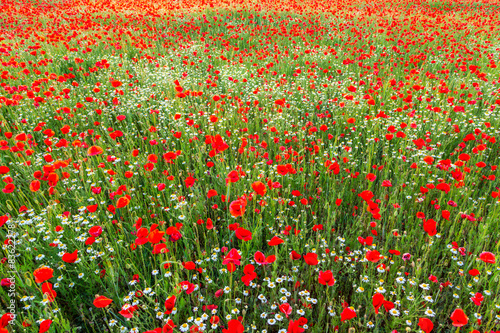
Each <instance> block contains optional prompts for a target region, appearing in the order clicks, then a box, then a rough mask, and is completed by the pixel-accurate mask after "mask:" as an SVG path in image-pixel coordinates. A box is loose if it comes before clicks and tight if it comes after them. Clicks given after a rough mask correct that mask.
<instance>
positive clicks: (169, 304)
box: [165, 295, 177, 315]
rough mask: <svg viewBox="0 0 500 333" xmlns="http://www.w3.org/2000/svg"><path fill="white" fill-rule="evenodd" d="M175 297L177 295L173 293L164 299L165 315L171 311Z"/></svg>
mask: <svg viewBox="0 0 500 333" xmlns="http://www.w3.org/2000/svg"><path fill="white" fill-rule="evenodd" d="M176 299H177V297H175V295H172V296H170V297H169V298H167V300H166V301H165V314H166V315H169V314H171V313H172V311H174V307H175V301H176Z"/></svg>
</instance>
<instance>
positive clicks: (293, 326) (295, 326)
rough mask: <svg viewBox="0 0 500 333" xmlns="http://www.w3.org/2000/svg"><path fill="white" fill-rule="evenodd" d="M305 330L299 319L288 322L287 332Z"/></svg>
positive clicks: (293, 332) (300, 332) (298, 332)
mask: <svg viewBox="0 0 500 333" xmlns="http://www.w3.org/2000/svg"><path fill="white" fill-rule="evenodd" d="M304 331H305V330H304V329H303V328H302V327H300V322H299V321H298V320H296V321H293V320H290V323H289V324H288V331H287V333H302V332H304Z"/></svg>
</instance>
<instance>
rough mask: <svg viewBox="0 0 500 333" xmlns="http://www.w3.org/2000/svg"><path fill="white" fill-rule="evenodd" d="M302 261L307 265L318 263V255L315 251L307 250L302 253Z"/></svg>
mask: <svg viewBox="0 0 500 333" xmlns="http://www.w3.org/2000/svg"><path fill="white" fill-rule="evenodd" d="M304 261H305V262H306V264H308V265H309V266H316V265H317V264H318V255H317V254H316V253H312V252H309V253H307V254H305V255H304Z"/></svg>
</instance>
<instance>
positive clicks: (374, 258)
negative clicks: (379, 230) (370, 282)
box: [366, 250, 381, 262]
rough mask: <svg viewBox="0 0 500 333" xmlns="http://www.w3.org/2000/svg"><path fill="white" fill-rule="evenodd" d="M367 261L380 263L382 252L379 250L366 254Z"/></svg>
mask: <svg viewBox="0 0 500 333" xmlns="http://www.w3.org/2000/svg"><path fill="white" fill-rule="evenodd" d="M366 259H367V260H368V261H371V262H378V261H379V260H380V259H381V256H380V252H378V251H377V250H373V251H368V252H367V253H366Z"/></svg>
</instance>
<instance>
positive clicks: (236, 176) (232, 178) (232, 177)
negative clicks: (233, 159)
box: [226, 170, 240, 184]
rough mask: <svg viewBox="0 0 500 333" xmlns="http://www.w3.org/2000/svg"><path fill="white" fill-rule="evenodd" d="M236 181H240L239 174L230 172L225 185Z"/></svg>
mask: <svg viewBox="0 0 500 333" xmlns="http://www.w3.org/2000/svg"><path fill="white" fill-rule="evenodd" d="M238 180H240V174H239V173H238V171H235V170H233V171H231V172H230V173H229V174H228V175H227V177H226V184H227V183H236V182H237V181H238Z"/></svg>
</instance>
